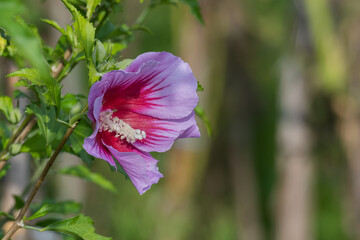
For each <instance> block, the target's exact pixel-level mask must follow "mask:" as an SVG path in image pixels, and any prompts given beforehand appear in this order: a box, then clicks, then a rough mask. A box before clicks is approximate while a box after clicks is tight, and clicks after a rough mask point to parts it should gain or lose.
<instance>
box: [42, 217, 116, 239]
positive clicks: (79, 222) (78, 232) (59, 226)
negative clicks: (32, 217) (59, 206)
mask: <svg viewBox="0 0 360 240" xmlns="http://www.w3.org/2000/svg"><path fill="white" fill-rule="evenodd" d="M46 230H50V231H56V232H62V233H67V234H70V235H73V236H76V237H80V238H81V239H84V240H111V238H109V237H103V236H101V235H98V234H96V233H95V232H94V231H95V229H94V226H93V221H92V220H91V218H90V217H86V216H84V215H82V214H80V215H78V216H76V217H73V218H70V219H66V220H62V221H58V222H55V223H52V224H50V225H48V226H46V227H45V228H43V229H41V231H46Z"/></svg>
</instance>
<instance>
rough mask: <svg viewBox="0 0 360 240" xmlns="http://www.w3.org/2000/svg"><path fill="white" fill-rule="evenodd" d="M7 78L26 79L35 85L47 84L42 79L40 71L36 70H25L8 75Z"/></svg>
mask: <svg viewBox="0 0 360 240" xmlns="http://www.w3.org/2000/svg"><path fill="white" fill-rule="evenodd" d="M7 77H21V78H26V79H28V80H30V82H32V83H33V84H35V85H45V82H44V81H42V80H41V78H40V75H39V71H38V70H36V69H34V68H23V69H20V70H18V71H15V72H12V73H10V74H8V75H7Z"/></svg>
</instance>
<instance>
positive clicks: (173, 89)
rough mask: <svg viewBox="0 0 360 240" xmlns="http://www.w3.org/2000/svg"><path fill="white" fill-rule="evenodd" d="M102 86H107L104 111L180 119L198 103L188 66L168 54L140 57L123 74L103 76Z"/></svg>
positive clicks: (151, 54)
mask: <svg viewBox="0 0 360 240" xmlns="http://www.w3.org/2000/svg"><path fill="white" fill-rule="evenodd" d="M143 55H145V56H143ZM127 71H130V72H127ZM101 82H104V84H105V83H106V85H107V90H106V91H105V95H104V107H105V108H106V109H108V108H110V109H126V110H128V111H133V112H136V113H139V114H144V115H148V116H152V117H156V118H161V119H181V118H184V117H186V116H188V115H189V114H190V113H191V112H192V111H193V110H194V108H195V107H196V105H197V102H198V96H197V94H196V88H197V81H196V79H195V77H194V75H193V73H192V71H191V69H190V67H189V65H188V64H187V63H184V62H183V61H182V60H181V59H180V58H178V57H175V56H174V55H172V54H170V53H167V52H161V53H146V54H142V55H140V56H139V57H137V58H136V59H135V60H134V61H133V63H132V64H130V66H129V67H128V68H127V69H126V71H112V72H109V73H107V74H104V76H103V79H102V80H101Z"/></svg>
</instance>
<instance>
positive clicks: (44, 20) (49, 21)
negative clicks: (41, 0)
mask: <svg viewBox="0 0 360 240" xmlns="http://www.w3.org/2000/svg"><path fill="white" fill-rule="evenodd" d="M41 21H43V22H45V23H47V24H49V25H50V26H52V27H54V28H55V29H56V30H58V31H59V32H60V33H62V34H63V35H65V30H64V29H63V28H62V27H60V25H59V24H58V23H57V22H55V21H53V20H49V19H41Z"/></svg>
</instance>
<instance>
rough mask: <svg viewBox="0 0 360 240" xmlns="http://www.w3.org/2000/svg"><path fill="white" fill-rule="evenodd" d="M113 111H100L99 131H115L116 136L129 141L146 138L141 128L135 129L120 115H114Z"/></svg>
mask: <svg viewBox="0 0 360 240" xmlns="http://www.w3.org/2000/svg"><path fill="white" fill-rule="evenodd" d="M112 114H113V112H112V111H110V110H106V111H103V112H101V113H100V127H99V131H100V132H102V131H108V132H115V137H120V139H121V140H123V139H125V140H126V141H127V142H128V143H134V142H136V140H143V139H145V138H146V133H145V132H144V131H141V130H140V129H133V128H132V127H131V126H130V125H129V124H127V123H126V122H124V121H123V120H121V119H120V118H118V117H113V116H112Z"/></svg>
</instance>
